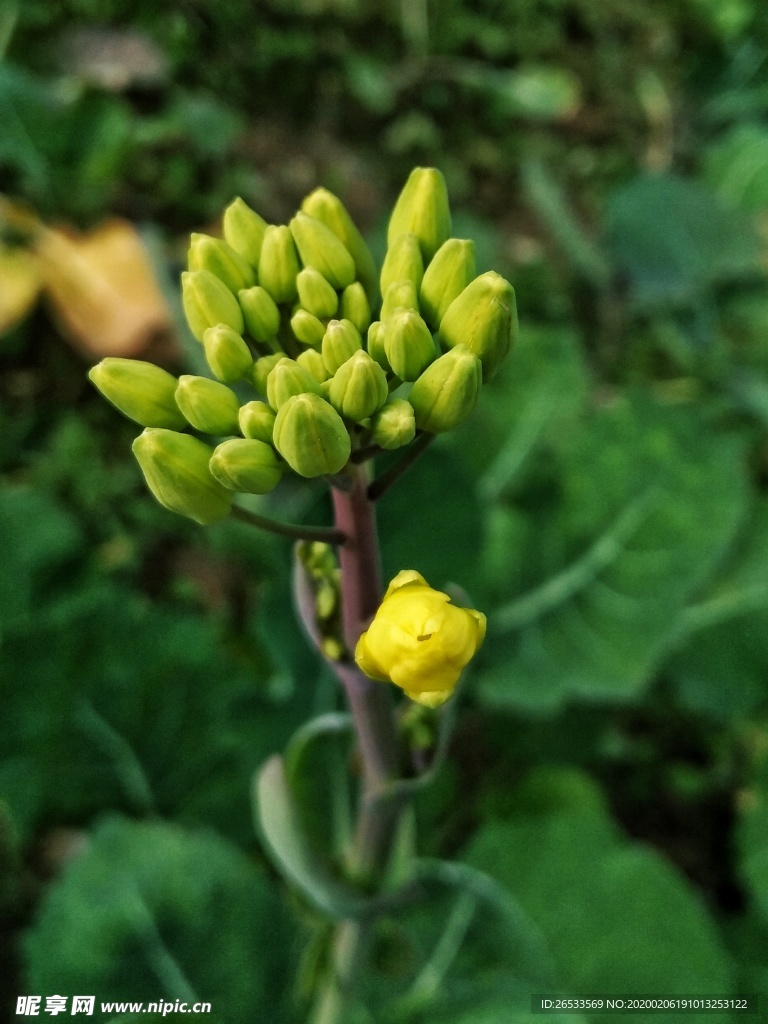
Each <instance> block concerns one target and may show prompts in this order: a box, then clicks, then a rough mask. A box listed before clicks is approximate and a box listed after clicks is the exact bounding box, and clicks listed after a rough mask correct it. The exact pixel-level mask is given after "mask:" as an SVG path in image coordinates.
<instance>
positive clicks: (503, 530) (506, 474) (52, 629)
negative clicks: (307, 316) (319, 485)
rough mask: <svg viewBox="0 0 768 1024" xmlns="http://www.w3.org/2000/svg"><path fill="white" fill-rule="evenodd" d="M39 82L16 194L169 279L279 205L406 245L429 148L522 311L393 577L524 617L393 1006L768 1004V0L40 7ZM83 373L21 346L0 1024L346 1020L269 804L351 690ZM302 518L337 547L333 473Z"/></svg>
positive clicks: (299, 511) (271, 566)
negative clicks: (148, 1005)
mask: <svg viewBox="0 0 768 1024" xmlns="http://www.w3.org/2000/svg"><path fill="white" fill-rule="evenodd" d="M0 55H1V58H2V59H0V122H2V126H3V128H2V132H1V133H0V190H1V191H3V192H4V193H6V194H8V195H10V196H12V197H14V198H16V199H21V200H23V201H25V202H27V203H29V204H31V205H32V206H33V207H34V208H35V209H36V210H37V211H38V212H39V213H40V214H41V215H42V216H44V217H45V218H47V219H53V220H61V219H63V220H69V221H70V222H74V223H75V224H78V225H79V226H81V227H86V226H89V225H91V224H93V223H96V222H98V221H99V220H100V219H101V218H103V217H105V216H107V215H109V214H113V213H117V214H121V215H124V216H127V217H129V218H130V219H132V220H134V221H137V222H141V223H142V224H146V225H150V226H151V228H152V231H153V232H154V236H155V238H157V239H159V242H158V244H157V245H156V247H155V248H156V251H157V253H159V257H158V264H159V265H160V263H162V264H163V266H162V267H161V269H160V274H161V277H164V275H165V274H166V273H167V267H168V266H170V267H171V268H172V269H178V268H177V267H176V262H175V261H176V260H177V257H178V254H179V253H180V252H182V251H183V249H184V248H185V235H186V234H187V233H188V232H189V231H190V230H192V229H198V228H200V227H201V226H205V225H207V224H209V223H210V222H212V221H214V220H215V218H216V217H217V216H218V215H219V213H220V211H221V209H222V208H223V206H224V205H225V203H226V202H228V201H229V200H230V199H231V197H232V195H234V194H236V193H237V194H241V195H243V197H244V198H245V199H246V200H247V201H248V202H250V203H252V204H253V205H254V206H256V207H257V208H259V209H260V210H261V211H262V212H263V213H264V214H265V216H267V217H269V218H271V219H274V220H277V219H280V218H285V217H286V216H287V215H288V214H289V213H290V212H291V211H292V210H293V209H294V208H295V206H296V204H297V202H298V200H299V199H300V198H301V196H302V195H303V194H304V193H305V192H307V191H309V189H311V188H312V187H314V186H315V185H316V184H318V183H323V184H326V185H328V186H329V187H330V188H332V189H334V190H336V191H338V192H339V194H340V195H341V196H342V197H343V198H344V199H345V201H346V202H347V203H348V205H349V207H350V209H351V210H352V211H353V213H354V214H355V216H356V217H357V218H358V219H359V222H360V224H361V226H362V227H363V228H364V229H365V231H366V234H367V235H368V236H369V238H370V239H371V242H372V246H373V248H374V249H376V248H377V247H378V249H381V248H382V244H383V243H382V240H383V235H384V217H385V211H386V210H387V209H388V208H389V206H390V202H391V199H392V198H393V196H394V194H395V192H396V190H397V188H398V187H399V185H400V184H401V182H402V180H403V177H404V174H405V172H406V171H407V170H408V169H410V167H411V166H412V165H413V164H414V163H417V162H420V163H429V164H435V165H437V166H440V167H441V168H442V169H443V171H444V172H445V174H446V176H447V178H448V181H449V185H450V188H451V194H452V197H453V198H454V203H455V226H456V233H457V234H466V235H468V236H469V235H471V236H472V237H474V238H475V239H476V241H477V250H478V270H479V271H483V270H485V269H488V268H490V267H491V266H493V267H494V268H496V269H498V270H500V271H501V272H503V273H505V274H506V275H507V276H509V277H510V279H511V280H512V282H513V283H514V284H515V287H516V289H517V292H518V299H519V304H520V310H521V322H522V325H523V330H522V332H521V338H520V343H519V346H518V349H517V351H516V353H515V354H514V356H513V358H512V359H510V360H509V362H508V364H507V366H506V368H505V370H504V372H503V373H502V374H501V375H500V377H499V379H498V380H496V381H494V382H493V383H492V384H491V385H490V386H489V387H488V388H487V389H485V390H484V393H483V396H482V397H483V400H482V402H481V403H480V405H479V407H478V410H477V412H476V414H475V416H474V417H473V418H472V419H471V420H470V421H469V422H468V423H467V424H466V425H465V426H464V427H463V428H462V429H461V430H460V431H458V432H456V433H455V434H452V435H450V436H449V437H445V438H441V439H440V440H439V441H438V442H437V443H436V444H435V445H434V446H433V448H432V450H431V451H430V452H429V453H428V454H427V455H426V456H425V457H424V458H423V460H422V461H421V462H420V463H419V464H418V467H417V468H414V469H413V470H412V472H411V473H410V475H409V476H407V477H406V478H404V479H403V481H402V482H401V483H400V484H398V488H397V489H396V490H393V491H392V492H391V494H388V495H387V496H386V497H385V498H384V499H383V500H382V503H381V509H380V524H381V532H382V540H383V548H384V560H385V571H386V573H387V574H388V575H390V576H391V575H394V573H395V572H397V571H398V570H399V569H400V568H403V567H413V568H417V569H418V570H419V571H421V572H423V573H424V574H425V576H426V577H427V578H428V579H429V580H430V581H431V582H433V584H435V585H440V584H441V583H442V582H443V581H445V582H448V581H453V582H456V583H458V584H460V585H461V586H462V587H464V588H466V590H467V591H468V592H469V593H470V594H471V596H472V598H473V600H474V601H475V603H476V604H477V605H478V606H479V607H481V608H482V609H483V610H485V611H486V612H487V613H488V616H489V627H490V628H489V637H488V641H487V644H486V646H485V648H484V651H483V654H482V658H481V659H480V660H479V662H478V664H477V666H476V667H475V668H473V670H472V675H471V678H470V679H469V680H468V684H467V686H466V687H465V690H464V693H463V695H462V698H461V699H462V704H461V709H460V714H459V721H458V725H457V728H456V731H455V734H454V737H453V740H452V742H451V747H450V752H449V756H448V759H447V763H446V764H445V766H444V767H443V769H442V771H441V773H440V774H439V775H438V778H437V780H436V781H435V783H434V784H433V785H432V787H430V788H429V789H426V790H424V791H423V792H421V793H420V794H419V796H418V798H417V801H416V820H417V823H418V835H419V851H420V852H421V853H422V854H424V855H426V856H427V857H429V858H433V860H432V861H429V862H428V863H431V864H433V866H434V865H435V864H438V865H439V864H440V863H443V867H441V868H439V870H438V868H437V867H435V869H434V871H435V873H434V874H433V875H431V876H430V875H429V874H428V873H427V874H426V875H425V878H424V882H423V886H424V892H425V894H427V895H428V896H429V898H428V899H425V900H424V901H422V902H421V903H418V904H417V905H416V906H409V907H406V908H400V909H398V910H394V911H393V912H392V914H391V915H388V916H386V917H385V918H384V919H382V921H381V922H380V925H379V928H378V931H377V936H376V943H375V946H374V948H373V949H372V950H371V956H370V961H371V963H370V969H369V971H368V974H367V979H366V988H365V991H364V993H363V994H364V997H365V1000H366V1005H367V1010H362V1009H361V1010H360V1013H359V1015H358V1016H356V1017H352V1018H351V1019H352V1020H355V1021H359V1022H360V1024H363V1022H366V1024H368V1022H370V1021H377V1022H382V1024H384V1022H386V1024H390V1022H391V1024H399V1022H402V1024H408V1022H412V1024H432V1022H437V1021H441V1022H443V1021H444V1022H448V1024H450V1022H454V1024H469V1022H470V1021H471V1022H472V1024H496V1022H501V1021H504V1022H505V1024H509V1022H511V1021H518V1020H519V1021H523V1020H528V1016H529V1007H530V994H531V992H532V991H544V990H546V989H547V988H548V989H550V990H558V989H560V990H562V991H572V992H588V991H590V990H592V991H594V990H600V989H604V990H606V991H613V992H619V991H620V990H624V991H635V992H639V991H657V992H660V993H661V992H666V993H670V992H673V991H677V992H688V993H695V992H709V993H715V992H718V993H726V992H737V991H742V992H745V991H752V992H759V991H763V992H765V991H766V986H768V975H767V974H766V968H765V958H764V950H765V948H768V873H767V872H766V864H767V863H768V817H767V814H768V811H767V810H766V809H767V808H768V776H766V766H767V765H768V754H767V752H768V640H767V639H766V638H767V637H768V582H767V581H768V518H767V515H768V513H767V512H766V493H765V492H766V486H768V439H767V438H766V428H767V427H768V335H767V334H766V324H768V279H767V277H766V267H767V266H768V264H767V263H766V253H767V250H766V225H767V224H768V8H766V6H765V4H763V3H762V2H760V0H674V2H669V0H649V2H647V3H643V4H636V3H630V2H625V0H600V2H599V3H595V2H594V0H525V2H522V3H503V2H499V0H482V2H475V3H469V2H468V0H450V2H447V3H442V4H438V3H428V2H427V0H418V2H415V3H405V2H403V3H400V2H398V3H395V2H394V0H389V2H387V3H383V4H373V3H370V2H367V0H269V2H266V0H264V2H260V3H250V2H249V3H245V2H243V0H233V2H230V3H227V4H215V3H204V2H202V0H192V2H190V3H187V4H185V5H183V6H174V5H171V6H169V7H158V5H157V4H153V3H152V4H151V3H147V2H144V0H142V2H140V3H135V2H134V3H130V4H129V3H127V2H126V0H61V2H59V3H56V4H51V3H49V2H47V0H25V2H24V3H23V4H18V5H16V6H14V5H13V4H12V3H6V4H3V5H2V6H0ZM4 240H5V241H6V242H8V243H11V244H12V243H13V242H14V241H15V239H14V237H13V235H12V233H8V236H7V237H6V236H5V233H4ZM0 287H2V284H1V283H0ZM184 358H185V359H186V358H188V355H185V356H184ZM85 370H86V367H85V365H84V362H83V360H82V359H81V358H80V357H78V356H76V355H75V354H73V353H72V352H71V351H70V349H69V348H68V347H67V345H66V343H65V341H64V340H63V339H62V337H61V336H60V335H59V333H58V332H57V330H56V326H55V324H54V323H52V321H51V320H50V319H49V317H48V316H47V315H46V313H45V311H43V310H38V311H36V312H35V313H34V314H33V315H32V316H31V317H30V318H29V319H28V320H27V321H26V322H25V323H24V324H22V325H21V326H19V327H17V328H15V329H14V330H13V331H12V332H10V333H9V334H6V335H5V336H3V337H2V338H0V371H1V372H0V433H1V435H2V438H3V443H2V444H1V445H0V469H1V471H2V482H1V484H0V535H1V536H2V537H3V539H4V542H5V543H4V545H3V568H2V572H0V695H1V696H2V708H3V712H4V713H3V726H4V728H3V742H2V745H1V747H2V753H0V919H1V920H2V925H0V975H2V978H1V979H0V1014H2V1013H6V1014H7V1015H8V1019H10V1018H12V1017H13V1018H14V1019H15V1017H14V1010H15V998H16V996H17V995H19V994H24V993H33V992H39V993H42V994H46V993H47V994H53V993H54V992H61V993H68V994H70V995H71V994H74V993H75V992H79V991H80V990H81V989H82V990H83V991H86V992H93V993H94V994H96V997H97V1000H100V999H104V1000H119V999H133V1000H139V999H146V1000H150V999H152V998H166V999H176V998H183V997H184V995H185V993H186V992H188V990H189V989H190V988H191V989H192V990H194V992H196V993H197V994H198V995H199V997H200V998H201V999H205V1000H210V1001H212V1002H213V1005H214V1014H213V1019H217V1020H219V1019H220V1020H222V1021H239V1020H252V1021H261V1020H264V1021H266V1020H269V1021H277V1020H280V1021H282V1020H286V1021H289V1020H301V1019H304V1013H305V1009H306V999H307V998H308V994H309V993H310V992H311V990H312V987H313V985H314V983H315V981H316V979H317V977H318V976H319V974H320V973H322V970H323V969H324V964H325V959H324V958H325V957H326V955H327V940H328V929H327V925H326V923H325V922H324V921H322V920H320V919H319V918H318V917H317V916H316V913H315V911H313V910H311V909H310V908H308V907H307V906H306V905H305V904H304V901H303V900H302V899H301V898H300V897H298V896H296V894H291V893H287V892H285V891H284V890H283V888H282V887H281V886H280V885H279V884H278V882H277V881H276V879H275V878H274V877H273V876H272V875H271V874H269V872H268V870H267V869H266V868H265V867H264V863H263V853H262V851H261V848H260V846H259V844H258V843H257V841H256V838H255V835H254V833H253V829H252V824H251V816H250V810H249V788H250V779H251V776H252V773H253V771H254V770H255V769H256V768H257V767H258V766H259V765H260V764H261V763H262V762H263V761H264V760H265V759H266V758H267V757H268V756H269V755H270V754H271V753H273V752H275V751H277V750H279V749H282V748H283V747H285V744H286V742H287V740H288V738H289V736H290V735H291V734H292V733H293V732H294V730H295V729H296V728H297V726H298V725H299V724H300V723H301V722H303V721H304V720H306V719H307V718H308V717H309V716H310V715H311V714H313V713H320V712H326V711H333V710H336V709H337V708H338V707H339V706H340V700H339V696H338V694H337V692H336V688H335V685H334V684H333V682H332V681H331V680H330V679H329V677H328V676H327V674H326V673H325V671H324V670H323V669H322V668H321V666H320V665H319V664H318V663H317V661H316V659H315V658H314V656H313V655H312V653H311V652H310V650H309V648H308V645H306V644H305V643H304V641H303V639H302V638H301V636H300V635H299V632H298V627H297V625H296V623H295V620H294V618H293V613H292V610H291V605H290V598H289V580H288V576H289V558H290V551H289V548H288V546H287V545H286V544H284V543H282V542H278V541H276V540H274V539H271V538H269V537H266V536H261V535H258V534H255V533H254V532H252V531H249V530H248V529H247V528H246V527H245V526H243V525H241V524H237V523H225V524H222V525H219V526H217V527H214V528H212V529H210V530H208V531H203V530H200V529H198V528H196V527H193V526H192V525H190V524H188V523H185V522H183V521H181V520H177V519H175V518H174V517H173V516H171V515H170V514H169V513H167V512H165V511H164V510H162V509H161V508H159V507H158V506H156V505H155V504H154V503H153V502H152V500H151V498H150V497H149V496H148V494H147V493H146V491H145V489H144V487H143V485H142V482H141V479H140V474H139V472H138V469H137V467H136V466H135V464H134V463H133V462H132V460H131V458H130V453H129V441H130V437H131V432H130V428H128V427H127V425H126V424H125V423H124V422H121V421H119V417H118V416H117V415H115V414H114V413H113V412H112V411H111V410H110V409H108V408H106V407H105V406H104V405H103V404H102V403H101V402H100V400H99V399H98V398H97V397H96V396H95V395H92V394H91V393H90V390H89V389H88V387H87V384H86V382H85ZM382 461H384V460H382ZM262 507H263V508H264V509H265V511H267V512H270V511H271V512H272V513H273V514H276V515H284V516H285V517H289V518H294V519H295V520H297V521H301V520H307V521H310V520H311V521H317V522H320V521H323V520H326V519H327V516H328V510H327V508H326V507H325V505H324V504H323V502H322V500H321V499H319V498H318V497H317V494H316V492H315V491H313V490H312V489H311V487H309V486H306V487H305V486H304V485H301V486H299V485H296V486H294V487H293V489H291V488H288V489H287V490H281V491H280V492H278V494H277V495H276V496H274V497H269V498H267V499H264V500H263V502H262ZM427 735H429V723H427ZM331 746H333V751H332V752H331V753H332V758H331V755H330V754H329V761H328V763H327V764H322V763H319V761H321V760H322V758H321V757H320V754H319V752H317V751H315V752H313V755H312V756H313V758H314V760H312V762H311V763H312V778H311V781H312V783H313V784H312V785H307V786H306V787H305V789H306V792H305V793H304V797H303V799H304V801H305V805H304V813H306V815H307V820H309V821H312V820H314V821H315V833H316V835H317V836H319V835H320V833H321V831H322V828H321V826H325V825H329V824H330V817H329V818H328V820H327V821H326V820H324V821H320V822H319V821H318V818H319V816H320V814H321V813H324V805H323V804H322V803H321V801H322V799H323V798H324V797H326V796H327V795H328V791H329V790H330V787H325V786H324V780H325V779H326V778H330V777H332V774H331V775H329V774H328V773H334V772H335V773H337V774H338V771H339V766H340V765H342V767H343V766H344V763H345V759H347V753H346V747H344V745H343V744H342V745H341V746H342V747H343V750H342V755H339V751H338V749H337V748H338V746H339V745H338V744H334V745H331ZM318 759H319V760H318ZM347 760H348V759H347ZM352 767H353V770H354V762H353V764H352ZM320 808H322V809H323V810H322V811H320V810H319V809H320ZM342 810H343V808H342ZM334 813H336V814H339V813H341V811H340V808H339V806H336V807H335V809H334ZM438 858H454V860H455V864H454V867H455V869H456V870H455V871H454V872H453V873H450V872H448V873H446V869H445V867H444V862H440V861H438V860H437V859H438ZM462 864H463V867H462ZM481 871H482V872H484V874H481V873H480V872H481ZM489 876H490V877H489ZM493 879H495V881H493ZM212 922H213V923H212ZM302 949H303V953H302V959H301V967H300V970H299V975H298V977H299V983H298V985H297V986H296V988H295V989H293V988H292V987H291V985H292V983H291V981H290V980H289V979H290V977H292V974H293V969H294V967H295V962H296V958H297V956H298V955H299V952H300V951H301V950H302ZM761 951H763V952H762V953H761ZM302 999H303V1000H305V1001H304V1002H302ZM123 1019H129V1018H127V1017H126V1018H123ZM136 1019H139V1018H136ZM142 1019H144V1018H142ZM565 1019H566V1018H565V1017H563V1018H560V1017H557V1016H552V1017H550V1018H545V1017H542V1021H544V1020H550V1021H555V1020H565ZM580 1019H581V1020H582V1021H585V1020H587V1019H588V1018H587V1017H583V1018H578V1017H576V1016H573V1015H571V1016H568V1018H567V1020H568V1021H571V1022H576V1021H579V1020H580ZM594 1019H595V1020H596V1019H597V1017H595V1018H594ZM673 1019H676V1018H675V1017H674V1015H671V1014H668V1015H656V1016H655V1017H654V1020H656V1021H657V1022H658V1024H662V1022H663V1021H667V1020H673Z"/></svg>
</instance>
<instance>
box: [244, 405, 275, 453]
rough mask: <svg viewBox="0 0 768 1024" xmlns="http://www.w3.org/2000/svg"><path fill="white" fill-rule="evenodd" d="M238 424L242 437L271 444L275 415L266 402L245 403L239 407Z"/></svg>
mask: <svg viewBox="0 0 768 1024" xmlns="http://www.w3.org/2000/svg"><path fill="white" fill-rule="evenodd" d="M238 423H239V424H240V433H241V434H242V435H243V437H247V438H250V439H252V440H256V441H265V442H266V443H267V444H272V431H273V430H274V427H275V414H274V412H273V411H272V409H270V407H269V406H268V405H267V403H266V402H246V403H245V405H242V406H240V412H239V414H238Z"/></svg>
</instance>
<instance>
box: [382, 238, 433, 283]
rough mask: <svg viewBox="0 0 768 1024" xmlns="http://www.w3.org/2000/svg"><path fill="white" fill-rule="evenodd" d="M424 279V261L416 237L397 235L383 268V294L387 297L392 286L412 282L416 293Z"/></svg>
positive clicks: (388, 249)
mask: <svg viewBox="0 0 768 1024" xmlns="http://www.w3.org/2000/svg"><path fill="white" fill-rule="evenodd" d="M423 277H424V259H423V257H422V255H421V247H420V246H419V240H418V238H417V237H416V235H414V234H411V233H410V232H406V233H405V234H403V235H397V236H396V237H395V238H393V239H392V241H391V242H390V244H389V246H388V247H387V254H386V256H385V257H384V263H383V264H382V267H381V277H380V278H379V281H380V284H381V294H382V295H386V294H387V289H388V288H389V286H390V285H391V284H395V283H397V282H398V281H410V282H411V284H412V285H413V287H414V289H415V291H416V293H418V291H419V288H420V287H421V281H422V278H423Z"/></svg>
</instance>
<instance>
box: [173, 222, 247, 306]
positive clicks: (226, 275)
mask: <svg viewBox="0 0 768 1024" xmlns="http://www.w3.org/2000/svg"><path fill="white" fill-rule="evenodd" d="M187 262H188V264H189V269H190V270H210V272H211V273H212V274H215V276H216V277H218V279H219V280H220V281H223V282H224V284H225V285H226V286H227V288H229V290H230V291H231V292H238V291H239V290H240V289H241V288H250V286H251V285H252V284H255V283H256V274H255V273H254V270H253V267H252V266H251V265H250V263H249V262H248V260H246V259H245V258H244V257H243V256H241V255H240V253H239V252H235V250H234V249H233V248H232V246H231V245H227V243H226V242H224V241H222V239H221V238H211V236H210V235H201V234H193V235H192V240H191V243H190V246H189V254H188V256H187Z"/></svg>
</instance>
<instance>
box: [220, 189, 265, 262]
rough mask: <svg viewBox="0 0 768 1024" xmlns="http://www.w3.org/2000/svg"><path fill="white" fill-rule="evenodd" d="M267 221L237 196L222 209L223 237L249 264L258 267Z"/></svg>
mask: <svg viewBox="0 0 768 1024" xmlns="http://www.w3.org/2000/svg"><path fill="white" fill-rule="evenodd" d="M267 226H268V225H267V222H266V221H265V220H264V218H263V217H260V216H259V215H258V213H256V211H255V210H252V209H251V208H250V206H249V205H248V204H247V203H246V202H244V201H243V200H242V199H241V198H240V197H239V196H238V197H237V198H236V199H233V200H232V202H231V203H230V204H229V206H228V207H227V208H226V210H225V211H224V219H223V229H224V238H225V239H226V240H227V242H228V243H229V244H230V245H231V246H232V248H233V249H234V250H235V252H239V253H240V255H241V256H243V257H244V258H245V259H246V260H248V262H249V263H250V265H251V266H252V267H253V268H254V269H255V270H258V269H259V257H260V256H261V246H262V243H263V242H264V232H265V231H266V230H267Z"/></svg>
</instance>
